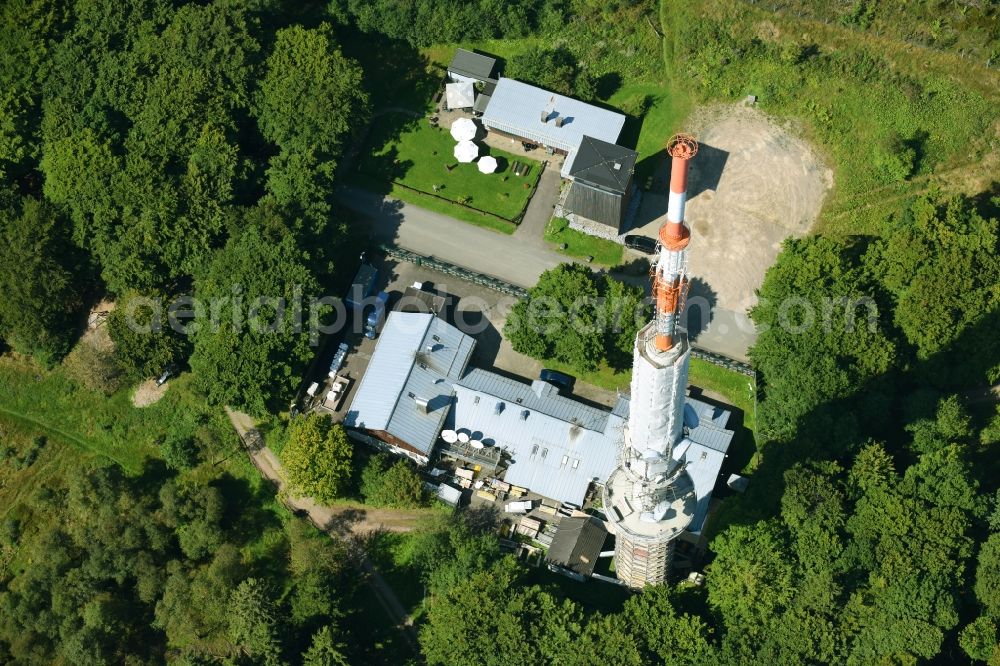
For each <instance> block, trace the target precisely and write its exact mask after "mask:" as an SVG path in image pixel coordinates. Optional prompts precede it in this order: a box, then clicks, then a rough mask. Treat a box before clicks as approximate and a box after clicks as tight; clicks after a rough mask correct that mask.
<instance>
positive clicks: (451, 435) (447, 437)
mask: <svg viewBox="0 0 1000 666" xmlns="http://www.w3.org/2000/svg"><path fill="white" fill-rule="evenodd" d="M441 439H443V440H444V441H446V442H448V443H449V444H454V443H455V442H457V441H458V433H456V432H455V431H454V430H444V431H442V432H441Z"/></svg>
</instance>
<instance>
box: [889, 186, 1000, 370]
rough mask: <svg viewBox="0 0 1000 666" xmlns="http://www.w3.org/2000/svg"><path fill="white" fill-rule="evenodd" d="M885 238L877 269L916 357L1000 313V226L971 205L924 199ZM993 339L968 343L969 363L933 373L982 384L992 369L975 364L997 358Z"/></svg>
mask: <svg viewBox="0 0 1000 666" xmlns="http://www.w3.org/2000/svg"><path fill="white" fill-rule="evenodd" d="M885 231H886V236H885V238H884V239H883V241H881V243H879V245H878V246H877V247H876V249H877V253H876V254H875V255H874V256H875V258H876V259H877V261H876V264H877V270H878V271H879V274H880V275H882V276H884V277H883V278H882V279H883V282H884V284H885V286H886V288H887V289H888V290H889V291H890V292H891V293H892V294H893V296H894V298H895V299H896V308H895V311H894V318H895V321H896V323H897V324H898V325H899V327H900V328H901V329H902V330H903V333H904V334H905V335H906V338H907V340H909V342H910V343H911V344H913V345H914V346H915V347H916V350H917V355H918V357H919V358H921V359H929V358H930V357H931V356H933V355H934V354H935V353H936V352H938V351H940V350H943V349H946V348H947V347H948V346H949V345H951V344H952V343H953V342H955V341H956V340H958V339H959V338H960V337H962V336H963V333H964V332H966V331H967V330H969V329H970V328H971V327H972V325H973V324H974V323H976V322H978V321H979V320H981V319H982V318H983V317H984V316H985V315H987V314H988V313H991V312H993V311H994V310H996V309H997V308H998V307H1000V290H997V288H996V285H997V284H1000V253H998V252H997V248H998V247H1000V222H998V221H997V220H996V219H987V218H984V217H983V216H982V215H980V214H979V213H978V212H977V210H976V208H975V206H974V205H973V204H972V202H970V201H968V200H967V199H963V198H952V199H946V200H943V199H940V198H935V197H932V196H925V197H922V198H920V199H918V200H917V201H916V202H914V204H913V205H912V206H911V208H910V211H909V214H908V215H907V216H906V217H905V218H904V219H903V220H902V221H901V222H897V221H895V220H894V221H892V222H891V223H887V224H886V225H885ZM931 295H932V296H933V297H931ZM996 337H997V336H995V335H992V331H991V332H989V333H987V332H985V331H984V332H983V333H982V334H977V335H975V336H974V339H973V338H969V336H965V338H964V339H963V341H962V345H963V346H962V351H964V352H967V355H968V359H969V360H968V361H967V362H966V363H964V364H963V363H955V359H952V358H950V357H949V358H946V359H942V361H941V365H940V366H939V365H932V366H930V367H929V368H928V370H929V372H939V371H940V372H943V373H944V376H945V377H956V379H957V380H961V381H970V380H972V379H975V378H981V377H982V372H983V370H984V369H985V370H988V369H989V368H982V367H981V365H982V364H981V363H978V362H977V361H976V360H975V359H983V358H993V359H995V358H997V357H998V356H1000V353H998V344H1000V343H998V342H997V340H996ZM958 360H959V361H962V360H963V359H962V358H960V357H959V358H958ZM949 364H951V365H952V366H955V367H950V368H949V367H948V366H949ZM963 375H964V376H963Z"/></svg>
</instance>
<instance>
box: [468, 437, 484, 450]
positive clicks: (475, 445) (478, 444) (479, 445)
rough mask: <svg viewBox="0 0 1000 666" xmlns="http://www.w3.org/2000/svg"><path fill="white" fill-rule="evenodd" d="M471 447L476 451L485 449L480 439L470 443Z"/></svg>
mask: <svg viewBox="0 0 1000 666" xmlns="http://www.w3.org/2000/svg"><path fill="white" fill-rule="evenodd" d="M469 446H471V447H472V448H474V449H481V448H483V443H482V442H480V441H479V440H478V439H474V440H472V441H471V442H469Z"/></svg>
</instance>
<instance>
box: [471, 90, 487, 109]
mask: <svg viewBox="0 0 1000 666" xmlns="http://www.w3.org/2000/svg"><path fill="white" fill-rule="evenodd" d="M489 105H490V96H489V95H487V94H486V93H485V92H481V93H479V94H478V95H476V103H475V104H473V105H472V110H473V111H475V112H476V113H484V112H485V111H486V107H488V106H489Z"/></svg>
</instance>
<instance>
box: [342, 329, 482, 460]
mask: <svg viewBox="0 0 1000 666" xmlns="http://www.w3.org/2000/svg"><path fill="white" fill-rule="evenodd" d="M474 347H475V340H474V339H473V338H472V337H470V336H468V335H466V334H464V333H462V332H461V331H459V330H458V329H457V328H455V327H454V326H451V325H450V324H448V323H446V322H445V321H443V320H442V319H439V318H438V317H436V316H434V315H433V314H430V313H421V312H392V313H390V314H389V318H388V319H387V320H386V323H385V326H384V328H383V329H382V333H381V335H380V336H379V339H378V343H377V344H376V346H375V351H374V352H373V353H372V358H371V362H370V363H369V365H368V369H367V371H366V372H365V375H364V377H363V378H362V379H361V383H360V384H359V386H358V389H357V392H356V393H355V395H354V400H353V402H352V403H351V406H350V408H349V409H348V412H347V415H346V416H345V418H344V425H346V426H348V427H349V428H353V429H355V430H358V431H361V432H363V433H365V434H367V435H369V436H371V437H374V438H376V439H378V440H380V441H381V442H383V443H385V444H386V446H387V447H388V448H390V449H392V450H394V451H396V452H397V453H400V454H403V455H406V456H409V457H410V458H413V459H414V460H416V461H417V462H418V463H420V464H427V462H428V460H429V459H430V455H431V452H432V450H433V449H434V445H435V443H436V442H437V439H438V435H439V433H440V432H441V428H442V424H443V423H444V420H445V417H446V416H447V414H448V412H449V409H450V408H451V405H452V403H453V401H454V395H455V393H454V383H455V382H456V381H457V380H458V379H459V378H460V377H461V376H462V375H463V374H464V373H465V369H466V366H467V365H468V362H469V358H470V357H471V356H472V350H473V348H474Z"/></svg>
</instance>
